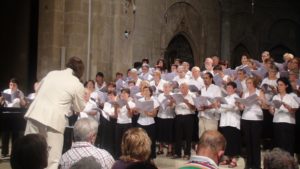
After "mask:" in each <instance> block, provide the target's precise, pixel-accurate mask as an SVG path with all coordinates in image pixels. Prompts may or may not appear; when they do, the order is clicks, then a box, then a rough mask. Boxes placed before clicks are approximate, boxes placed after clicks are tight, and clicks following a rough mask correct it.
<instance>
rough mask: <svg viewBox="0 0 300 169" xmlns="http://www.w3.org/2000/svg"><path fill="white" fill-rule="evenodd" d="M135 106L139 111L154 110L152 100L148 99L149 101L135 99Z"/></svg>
mask: <svg viewBox="0 0 300 169" xmlns="http://www.w3.org/2000/svg"><path fill="white" fill-rule="evenodd" d="M135 106H136V108H137V109H138V110H139V111H141V112H151V111H153V110H154V102H153V100H150V101H136V102H135Z"/></svg>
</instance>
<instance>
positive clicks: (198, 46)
mask: <svg viewBox="0 0 300 169" xmlns="http://www.w3.org/2000/svg"><path fill="white" fill-rule="evenodd" d="M195 20H197V22H194V21H195ZM177 35H182V36H184V37H185V38H186V39H187V41H188V42H189V44H190V46H191V49H192V51H193V55H194V56H198V57H193V58H194V63H195V65H200V56H203V55H204V49H205V46H204V45H205V43H203V41H204V40H205V31H204V24H203V18H202V17H201V14H200V12H199V11H198V10H197V9H196V8H195V7H194V6H193V5H191V4H190V3H188V2H175V3H173V4H170V6H169V7H168V8H167V9H166V10H165V12H164V15H163V18H162V29H161V42H162V43H161V49H162V50H163V53H165V52H166V50H167V48H168V46H169V44H170V42H171V41H172V39H173V38H174V37H176V36H177Z"/></svg>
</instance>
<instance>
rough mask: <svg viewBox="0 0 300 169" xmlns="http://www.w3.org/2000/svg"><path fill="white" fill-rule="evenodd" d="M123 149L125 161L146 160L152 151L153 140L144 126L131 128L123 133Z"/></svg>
mask: <svg viewBox="0 0 300 169" xmlns="http://www.w3.org/2000/svg"><path fill="white" fill-rule="evenodd" d="M121 149H122V155H121V157H120V159H121V160H123V161H126V162H137V161H146V160H148V158H149V156H150V153H151V140H150V138H149V136H148V135H147V133H146V132H145V130H143V129H142V128H131V129H129V130H127V131H126V132H125V133H124V135H123V138H122V144H121Z"/></svg>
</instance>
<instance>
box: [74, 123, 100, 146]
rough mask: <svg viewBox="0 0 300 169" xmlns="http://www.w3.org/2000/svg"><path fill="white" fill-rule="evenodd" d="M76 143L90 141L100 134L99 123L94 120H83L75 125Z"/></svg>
mask: <svg viewBox="0 0 300 169" xmlns="http://www.w3.org/2000/svg"><path fill="white" fill-rule="evenodd" d="M73 131H74V141H88V138H89V137H90V135H92V134H97V132H98V122H97V121H96V120H94V119H92V118H82V119H79V120H77V122H76V123H75V125H74V129H73Z"/></svg>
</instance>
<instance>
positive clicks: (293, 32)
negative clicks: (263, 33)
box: [267, 19, 300, 60]
mask: <svg viewBox="0 0 300 169" xmlns="http://www.w3.org/2000/svg"><path fill="white" fill-rule="evenodd" d="M267 41H268V44H269V49H270V50H273V51H274V56H275V57H277V56H279V55H281V54H282V52H284V51H290V52H291V51H294V52H296V53H294V54H296V55H297V54H300V45H299V41H300V24H298V23H297V22H295V21H293V20H290V19H280V20H277V21H275V22H273V23H272V24H271V25H270V27H269V30H268V34H267ZM275 51H276V52H275ZM280 51H281V52H280ZM278 59H279V60H280V59H281V57H279V58H278Z"/></svg>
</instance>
